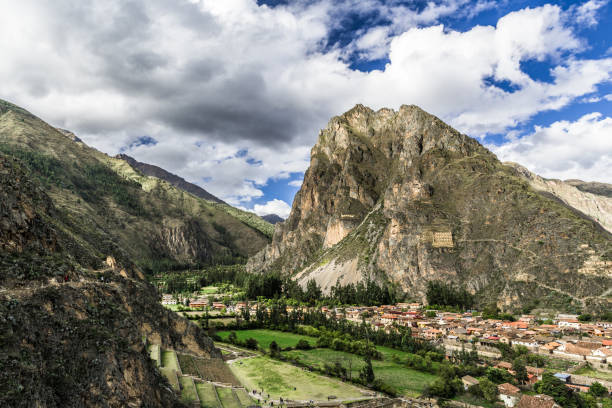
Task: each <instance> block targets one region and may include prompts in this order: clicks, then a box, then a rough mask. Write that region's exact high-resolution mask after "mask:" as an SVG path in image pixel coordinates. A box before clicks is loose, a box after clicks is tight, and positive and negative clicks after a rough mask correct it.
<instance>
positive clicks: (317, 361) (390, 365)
mask: <svg viewBox="0 0 612 408" xmlns="http://www.w3.org/2000/svg"><path fill="white" fill-rule="evenodd" d="M382 349H383V350H380V348H379V350H380V351H381V352H382V353H383V356H386V357H387V358H385V359H384V360H382V361H378V360H373V361H372V366H373V368H374V375H375V376H376V378H379V379H380V380H382V381H383V382H385V383H386V384H388V385H390V386H391V387H393V388H394V389H396V390H397V392H399V393H400V394H402V395H405V396H410V397H415V396H418V395H420V394H421V393H422V392H423V390H424V389H425V387H426V386H427V385H428V384H430V383H432V382H433V381H434V380H435V379H436V376H435V375H433V374H429V373H423V372H420V371H416V370H413V369H410V368H407V367H405V366H403V365H401V364H397V363H394V362H393V361H391V359H390V356H391V355H392V354H396V355H397V354H398V353H403V352H401V351H397V350H393V349H387V348H384V347H383V348H382ZM284 354H285V355H286V356H287V357H299V359H300V362H302V363H304V364H308V365H310V366H313V367H319V368H323V367H324V365H325V363H327V364H332V365H334V364H336V362H339V363H340V364H341V365H342V366H343V367H345V368H346V369H347V370H349V369H350V371H351V375H352V377H353V378H358V377H359V372H360V371H361V369H362V368H363V366H364V365H365V364H364V362H363V357H360V356H357V355H354V354H350V353H345V352H343V351H335V350H331V349H314V350H293V351H289V352H285V353H284ZM404 354H406V353H404ZM399 357H400V358H402V356H399ZM403 358H405V357H403Z"/></svg>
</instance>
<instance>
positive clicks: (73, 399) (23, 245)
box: [0, 153, 221, 407]
mask: <svg viewBox="0 0 612 408" xmlns="http://www.w3.org/2000/svg"><path fill="white" fill-rule="evenodd" d="M0 197H1V200H0V406H3V407H4V406H6V407H37V406H45V407H89V406H92V407H128V406H148V407H172V406H182V405H181V404H180V403H179V402H178V399H177V397H176V395H175V394H174V393H173V392H172V391H171V389H170V388H169V386H168V384H167V382H166V381H165V380H164V379H163V377H161V375H160V374H159V372H158V371H157V369H156V368H155V366H154V364H153V363H152V361H151V360H150V358H149V355H148V352H147V350H146V347H145V342H144V340H145V339H146V340H148V341H150V342H154V343H157V344H162V345H163V346H164V347H168V348H174V349H177V350H186V351H189V352H191V353H195V354H198V355H202V356H209V357H212V358H221V355H220V353H219V351H218V350H217V349H215V348H214V346H213V343H212V341H211V340H210V339H209V338H208V337H207V336H206V335H205V333H204V332H202V331H201V330H200V329H199V328H198V327H197V326H195V325H194V324H192V323H190V322H189V321H187V320H185V319H183V318H181V317H179V316H178V315H176V314H174V313H172V312H170V311H167V310H166V309H164V308H163V307H162V306H161V305H160V304H159V299H158V294H157V291H156V290H155V288H153V287H152V286H151V285H150V284H148V283H146V282H145V281H144V280H143V279H142V277H143V276H142V273H141V272H140V271H139V270H138V269H136V268H133V267H130V266H129V265H121V263H119V262H117V261H116V260H115V259H114V258H112V257H108V258H107V259H106V261H105V263H104V264H103V267H101V268H98V269H91V268H88V267H86V266H84V265H83V264H81V263H80V262H79V259H88V257H89V256H95V255H87V253H86V252H87V251H88V248H87V246H83V245H82V244H81V242H80V241H81V239H80V237H79V236H78V233H77V232H75V231H74V230H72V229H71V228H70V226H69V225H67V224H66V223H64V222H63V221H62V219H61V217H58V214H59V213H60V212H59V211H58V209H57V208H56V207H55V205H54V204H53V201H52V199H51V198H50V197H49V196H48V195H47V194H46V193H45V191H44V189H43V188H42V186H41V185H40V183H39V182H38V181H37V179H36V178H32V177H31V175H30V173H29V169H28V168H27V167H25V166H24V165H23V163H22V162H21V161H19V160H17V159H15V158H13V157H9V156H6V155H4V154H2V153H0ZM84 252H85V254H84Z"/></svg>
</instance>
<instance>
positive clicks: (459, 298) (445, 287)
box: [426, 281, 474, 310]
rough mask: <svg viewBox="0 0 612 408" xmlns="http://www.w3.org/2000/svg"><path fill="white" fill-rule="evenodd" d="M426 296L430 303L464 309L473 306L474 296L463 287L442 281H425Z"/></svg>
mask: <svg viewBox="0 0 612 408" xmlns="http://www.w3.org/2000/svg"><path fill="white" fill-rule="evenodd" d="M426 296H427V303H429V304H430V305H441V306H455V307H458V308H461V309H464V310H465V309H470V308H472V307H473V306H474V297H473V296H472V295H471V294H470V293H469V292H468V291H467V290H465V288H456V287H455V286H454V285H453V284H450V283H445V282H442V281H429V282H427V292H426Z"/></svg>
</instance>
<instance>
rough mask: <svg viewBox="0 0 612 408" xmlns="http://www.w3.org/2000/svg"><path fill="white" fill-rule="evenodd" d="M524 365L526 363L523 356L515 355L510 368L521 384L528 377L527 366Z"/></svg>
mask: <svg viewBox="0 0 612 408" xmlns="http://www.w3.org/2000/svg"><path fill="white" fill-rule="evenodd" d="M525 365H526V363H525V358H524V357H517V358H515V359H514V361H513V362H512V370H513V371H514V373H515V375H514V376H515V377H516V379H517V381H518V382H520V383H521V384H524V383H525V382H526V381H527V380H528V379H529V377H527V368H526V367H525Z"/></svg>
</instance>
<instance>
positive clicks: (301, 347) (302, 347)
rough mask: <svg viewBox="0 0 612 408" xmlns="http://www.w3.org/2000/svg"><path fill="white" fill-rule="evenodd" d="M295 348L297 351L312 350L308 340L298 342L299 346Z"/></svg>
mask: <svg viewBox="0 0 612 408" xmlns="http://www.w3.org/2000/svg"><path fill="white" fill-rule="evenodd" d="M295 348H296V349H297V350H310V348H311V347H310V343H309V342H308V341H307V340H304V339H301V340H300V341H298V342H297V344H296V345H295Z"/></svg>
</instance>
